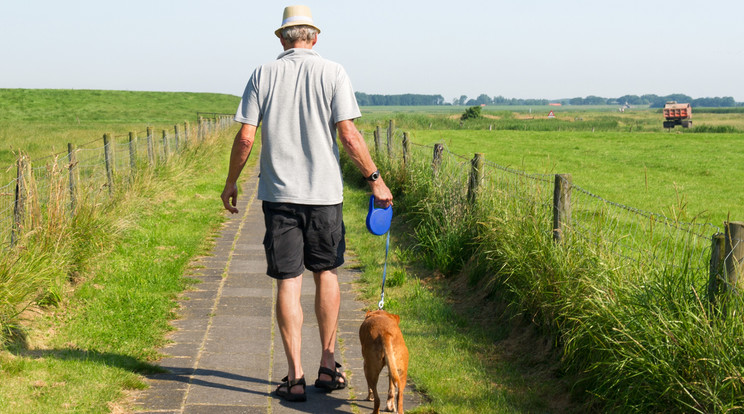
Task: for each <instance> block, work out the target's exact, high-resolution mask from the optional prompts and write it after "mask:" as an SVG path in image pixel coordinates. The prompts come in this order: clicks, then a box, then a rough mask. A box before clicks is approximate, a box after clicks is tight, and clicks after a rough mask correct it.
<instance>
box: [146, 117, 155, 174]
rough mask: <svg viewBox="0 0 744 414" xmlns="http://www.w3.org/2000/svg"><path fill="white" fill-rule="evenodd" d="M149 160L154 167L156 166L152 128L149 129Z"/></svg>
mask: <svg viewBox="0 0 744 414" xmlns="http://www.w3.org/2000/svg"><path fill="white" fill-rule="evenodd" d="M147 160H148V161H149V162H150V166H151V167H152V166H153V164H155V150H154V149H153V147H152V127H147Z"/></svg>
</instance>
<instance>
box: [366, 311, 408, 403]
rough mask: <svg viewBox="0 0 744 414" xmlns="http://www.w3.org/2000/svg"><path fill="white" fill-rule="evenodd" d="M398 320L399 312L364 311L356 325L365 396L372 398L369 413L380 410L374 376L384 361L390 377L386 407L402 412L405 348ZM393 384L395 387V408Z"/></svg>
mask: <svg viewBox="0 0 744 414" xmlns="http://www.w3.org/2000/svg"><path fill="white" fill-rule="evenodd" d="M399 323H400V316H398V315H393V314H392V313H387V312H385V311H384V310H376V311H369V312H367V314H366V316H365V317H364V322H362V326H360V327H359V340H360V341H361V343H362V356H363V357H364V376H365V377H366V378H367V387H368V388H369V394H368V395H367V399H368V400H372V397H373V396H374V401H375V409H374V411H373V414H378V413H379V412H380V395H379V394H377V380H378V379H379V378H380V371H382V367H384V366H385V365H386V364H387V366H388V372H389V377H390V389H389V390H388V398H387V404H386V405H387V409H388V411H397V412H398V414H403V390H404V389H405V387H406V379H407V377H408V348H407V347H406V343H405V342H404V341H403V333H401V331H400V327H398V324H399ZM396 388H397V389H398V394H397V399H398V404H397V410H396V404H395V399H396V394H395V389H396Z"/></svg>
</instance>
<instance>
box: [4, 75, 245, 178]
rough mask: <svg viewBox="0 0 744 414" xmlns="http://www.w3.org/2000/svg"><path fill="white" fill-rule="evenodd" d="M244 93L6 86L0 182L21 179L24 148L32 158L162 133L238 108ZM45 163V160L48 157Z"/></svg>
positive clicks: (231, 111)
mask: <svg viewBox="0 0 744 414" xmlns="http://www.w3.org/2000/svg"><path fill="white" fill-rule="evenodd" d="M239 101H240V98H239V97H237V96H232V95H223V94H207V93H179V92H130V91H98V90H67V89H64V90H63V89H41V90H34V89H0V186H2V185H4V184H5V183H7V182H9V181H10V180H12V179H13V178H15V172H16V170H15V163H16V160H17V155H18V152H19V151H21V150H22V151H23V152H24V153H26V154H27V155H28V156H29V157H30V158H31V159H32V160H35V159H40V158H45V157H48V156H49V155H50V154H60V153H65V154H66V153H67V144H68V143H72V144H73V145H75V146H80V145H82V144H86V143H89V142H91V141H97V142H98V144H99V145H102V137H103V134H104V133H106V132H108V133H111V134H113V135H114V136H117V137H119V141H120V142H125V141H126V135H127V134H128V133H129V132H130V131H133V132H137V133H138V136H140V137H143V136H145V128H146V127H147V126H152V127H154V128H155V131H156V132H158V133H160V131H162V130H167V131H168V132H172V131H173V127H174V125H175V124H179V125H181V126H183V123H184V122H186V121H188V122H190V123H191V124H192V126H193V125H195V124H196V122H197V119H196V112H197V111H202V112H217V113H233V112H234V111H235V108H236V107H237V105H238V102H239ZM43 162H45V161H43Z"/></svg>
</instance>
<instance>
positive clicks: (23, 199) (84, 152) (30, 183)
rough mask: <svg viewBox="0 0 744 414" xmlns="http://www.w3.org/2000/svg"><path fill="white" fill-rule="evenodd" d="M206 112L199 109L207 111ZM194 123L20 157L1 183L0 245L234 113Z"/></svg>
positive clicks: (163, 159)
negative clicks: (10, 175) (11, 176)
mask: <svg viewBox="0 0 744 414" xmlns="http://www.w3.org/2000/svg"><path fill="white" fill-rule="evenodd" d="M204 114H205V113H200V115H202V116H203V115H204ZM209 115H210V118H207V119H205V118H203V117H201V116H200V117H199V122H198V123H197V125H196V126H193V127H192V126H190V125H189V123H188V122H186V123H184V124H183V125H175V126H174V128H173V130H170V131H167V130H162V131H158V132H157V133H156V132H155V131H154V130H153V128H149V127H148V128H147V130H146V131H137V132H130V133H129V134H127V135H113V136H112V135H110V134H105V135H104V136H103V139H101V140H96V141H93V142H89V143H86V144H83V145H80V146H78V147H77V148H74V147H73V146H72V144H69V145H68V151H67V152H65V153H59V154H54V155H51V156H46V157H42V158H37V159H28V157H26V156H24V155H21V156H19V158H18V160H17V163H16V166H15V168H13V167H12V166H11V167H8V169H9V170H10V169H15V170H17V176H16V178H14V179H12V180H11V181H10V182H8V183H7V184H4V185H0V246H2V248H7V247H9V246H12V245H14V244H15V243H16V241H17V240H18V238H19V236H20V234H22V233H23V232H24V231H25V230H27V229H28V228H31V227H33V225H34V223H38V220H39V219H40V218H41V217H49V216H50V215H51V210H52V209H60V208H64V209H65V210H67V211H68V212H69V213H70V214H74V213H75V211H76V208H77V205H78V203H79V202H80V200H96V199H98V198H100V197H101V196H108V195H110V194H112V193H113V191H114V187H115V186H116V185H117V183H120V182H122V178H123V177H128V176H129V177H131V176H133V174H134V173H135V172H136V171H137V170H138V169H140V168H152V167H154V166H156V165H158V164H164V163H167V162H168V161H169V160H170V158H171V157H172V156H174V155H176V154H178V153H180V152H182V151H184V150H186V149H187V148H188V147H189V146H191V145H197V144H199V143H201V142H203V141H204V140H205V139H206V138H207V137H210V136H212V135H215V134H217V133H219V132H220V131H222V130H224V129H227V128H229V127H230V126H231V125H232V122H233V121H232V116H231V115H226V114H216V113H209Z"/></svg>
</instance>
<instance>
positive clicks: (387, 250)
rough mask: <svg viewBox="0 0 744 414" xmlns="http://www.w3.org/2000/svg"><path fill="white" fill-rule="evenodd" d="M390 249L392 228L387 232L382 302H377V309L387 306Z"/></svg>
mask: <svg viewBox="0 0 744 414" xmlns="http://www.w3.org/2000/svg"><path fill="white" fill-rule="evenodd" d="M389 251H390V230H388V232H387V239H386V240H385V265H384V266H383V267H382V294H380V303H378V304H377V309H379V310H382V307H383V306H385V279H386V278H387V259H388V252H389Z"/></svg>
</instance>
